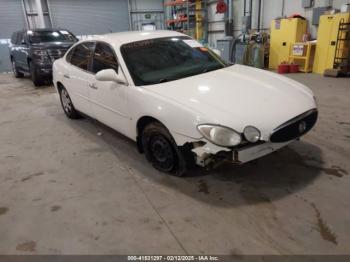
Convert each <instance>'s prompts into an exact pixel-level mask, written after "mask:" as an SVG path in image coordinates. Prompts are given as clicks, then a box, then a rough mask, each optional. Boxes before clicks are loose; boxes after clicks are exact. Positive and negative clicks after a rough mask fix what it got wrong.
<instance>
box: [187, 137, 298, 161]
mask: <svg viewBox="0 0 350 262" xmlns="http://www.w3.org/2000/svg"><path fill="white" fill-rule="evenodd" d="M293 141H294V140H291V141H288V142H284V143H271V142H264V143H260V144H250V145H246V146H244V147H241V148H236V149H230V148H225V147H219V146H217V145H214V144H212V143H210V142H208V141H206V142H194V143H192V144H193V149H192V152H193V153H194V154H195V161H196V164H197V165H199V166H202V167H205V166H208V165H209V164H211V163H213V162H218V161H223V160H224V161H230V162H233V163H235V164H243V163H247V162H249V161H252V160H254V159H257V158H260V157H263V156H265V155H267V154H270V153H272V152H274V151H276V150H278V149H280V148H282V147H285V146H287V145H288V144H290V143H291V142H293Z"/></svg>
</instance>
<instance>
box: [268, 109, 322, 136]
mask: <svg viewBox="0 0 350 262" xmlns="http://www.w3.org/2000/svg"><path fill="white" fill-rule="evenodd" d="M317 117H318V112H317V110H316V109H313V110H310V111H307V112H306V113H304V114H301V115H299V116H297V117H295V118H293V119H291V120H289V121H288V122H286V123H284V124H282V125H281V126H279V127H277V128H276V129H275V130H274V132H273V133H272V135H271V137H270V141H271V142H273V143H282V142H287V141H290V140H293V139H296V138H298V137H301V136H302V135H304V134H306V133H307V132H309V131H310V130H311V128H312V127H313V126H314V125H315V123H316V121H317Z"/></svg>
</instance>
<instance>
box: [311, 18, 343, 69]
mask: <svg viewBox="0 0 350 262" xmlns="http://www.w3.org/2000/svg"><path fill="white" fill-rule="evenodd" d="M349 22H350V13H338V14H335V15H322V16H321V17H320V24H319V28H318V32H317V46H316V55H315V62H314V66H313V72H314V73H318V74H323V73H324V71H325V70H326V69H333V67H334V58H335V56H337V57H343V56H345V52H349V50H348V48H349V47H348V46H345V44H346V43H347V42H344V41H342V39H346V38H348V37H349V36H347V33H346V31H340V32H339V24H340V23H349ZM338 33H339V34H338ZM338 38H339V39H340V41H338ZM336 50H338V51H337V54H336Z"/></svg>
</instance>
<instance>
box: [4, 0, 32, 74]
mask: <svg viewBox="0 0 350 262" xmlns="http://www.w3.org/2000/svg"><path fill="white" fill-rule="evenodd" d="M0 27H1V29H0V72H5V71H9V70H10V69H11V63H10V60H9V57H10V55H9V48H8V39H10V38H11V34H12V33H13V32H14V31H17V30H21V29H24V28H26V24H25V20H24V12H23V6H22V0H0Z"/></svg>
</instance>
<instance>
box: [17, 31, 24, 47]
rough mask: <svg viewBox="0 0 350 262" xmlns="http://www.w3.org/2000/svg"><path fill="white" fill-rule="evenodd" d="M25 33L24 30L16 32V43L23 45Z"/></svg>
mask: <svg viewBox="0 0 350 262" xmlns="http://www.w3.org/2000/svg"><path fill="white" fill-rule="evenodd" d="M24 37H25V33H24V32H20V33H18V37H17V42H18V43H17V44H18V45H23V43H24V42H25V38H24Z"/></svg>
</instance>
